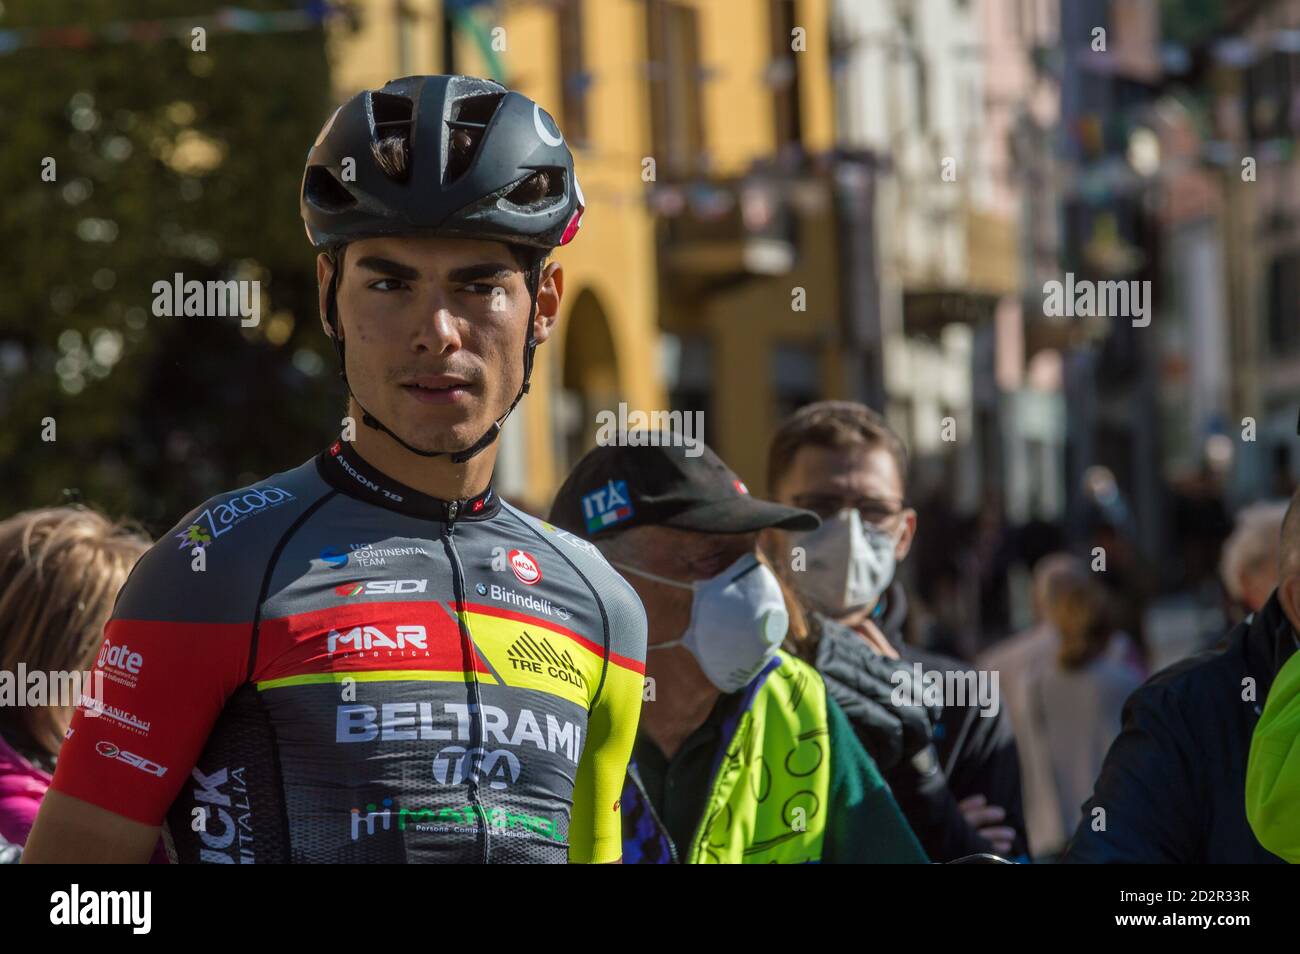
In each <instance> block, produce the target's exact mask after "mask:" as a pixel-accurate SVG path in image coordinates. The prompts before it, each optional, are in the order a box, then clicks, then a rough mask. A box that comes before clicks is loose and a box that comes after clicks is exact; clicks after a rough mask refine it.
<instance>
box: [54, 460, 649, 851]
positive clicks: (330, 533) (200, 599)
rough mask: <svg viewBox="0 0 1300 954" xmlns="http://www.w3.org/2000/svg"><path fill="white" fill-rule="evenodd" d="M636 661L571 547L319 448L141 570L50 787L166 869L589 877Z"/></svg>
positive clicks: (604, 585)
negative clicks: (249, 865) (142, 846)
mask: <svg viewBox="0 0 1300 954" xmlns="http://www.w3.org/2000/svg"><path fill="white" fill-rule="evenodd" d="M645 643H646V619H645V612H644V610H643V609H642V606H641V603H640V601H639V599H638V598H637V596H636V593H635V591H633V590H632V588H631V587H630V586H629V585H628V584H627V583H626V581H624V580H623V579H622V578H621V577H620V576H619V575H618V574H617V573H616V572H615V571H614V570H613V569H611V568H610V566H609V564H608V563H606V562H605V560H604V558H603V557H601V555H600V554H599V552H597V551H596V549H595V547H594V546H593V545H592V544H591V543H589V542H587V541H585V540H582V539H580V538H578V537H575V536H573V535H571V534H569V533H567V532H565V531H564V530H561V529H558V528H556V527H553V526H551V525H550V524H547V523H544V522H543V521H540V520H537V519H536V518H534V517H531V516H529V515H527V514H524V513H521V512H520V511H518V510H516V509H515V508H514V507H511V506H510V505H509V504H507V503H505V502H504V501H502V500H500V499H499V498H498V497H497V496H496V494H495V493H494V492H493V490H492V489H490V488H489V490H487V491H486V492H485V493H483V494H482V495H480V496H478V497H475V498H472V499H469V500H462V501H443V500H438V499H435V498H432V497H429V496H427V495H425V494H422V493H420V492H418V491H415V490H412V489H411V488H409V487H406V486H404V485H401V484H399V483H397V482H395V481H393V480H391V479H390V478H388V477H386V476H384V475H383V474H381V473H379V472H378V471H377V470H375V469H374V468H372V467H371V466H370V465H368V464H367V463H366V462H365V461H364V460H363V459H362V458H361V457H360V456H359V455H357V454H356V453H355V451H353V450H352V449H351V448H350V447H348V446H347V445H345V444H342V443H336V444H335V445H334V446H333V447H332V448H330V449H329V450H328V451H326V452H324V453H322V454H320V455H319V456H318V457H316V458H314V459H312V460H310V461H308V462H307V463H305V464H303V465H302V466H300V467H297V468H295V469H294V470H290V471H286V472H285V473H282V474H277V475H276V476H274V477H271V478H269V479H267V480H264V481H262V482H260V483H258V484H256V485H254V486H252V487H249V488H246V489H244V490H239V491H235V492H234V493H232V494H225V495H222V496H220V497H217V498H214V499H213V500H211V501H209V502H207V503H205V504H204V505H202V506H201V507H199V508H198V509H196V510H195V511H193V512H192V513H190V514H188V515H187V516H186V517H185V518H184V519H183V520H182V521H181V522H180V523H179V524H178V525H177V526H176V527H175V528H174V529H173V530H172V531H171V532H170V533H169V534H168V535H167V536H166V537H164V538H163V539H162V540H161V541H159V542H158V543H157V544H156V545H155V546H154V547H153V548H152V549H151V550H149V552H148V553H147V554H145V556H144V557H143V558H142V559H141V560H140V562H139V564H138V565H137V566H136V568H135V570H134V571H133V573H132V574H131V577H130V579H129V580H128V582H127V584H126V586H125V587H124V588H123V589H122V592H121V594H120V595H119V597H118V601H117V605H116V607H115V609H114V612H113V616H112V619H111V620H110V622H109V623H108V625H107V627H106V628H105V634H104V642H103V645H102V647H101V650H100V654H99V660H98V663H97V666H96V671H98V672H102V673H103V681H102V686H103V690H102V698H99V699H88V698H87V699H83V703H82V705H81V706H80V707H79V708H78V711H77V713H76V714H75V716H74V718H73V722H72V725H71V727H70V728H69V730H68V738H67V741H66V742H65V744H64V746H63V749H62V752H61V753H60V756H59V762H58V768H57V771H56V773H55V777H54V782H53V787H54V788H56V789H58V790H59V791H61V792H63V793H65V794H68V795H71V796H75V797H76V798H80V799H83V800H85V801H88V802H91V803H93V804H95V805H98V806H101V807H103V808H105V809H108V810H110V811H113V812H116V813H118V814H120V815H123V816H125V817H128V818H131V819H134V820H136V821H139V822H143V823H145V824H160V823H164V822H165V833H166V839H167V843H168V848H169V851H170V852H171V853H172V854H173V856H174V858H175V860H178V861H180V862H220V863H226V862H234V863H246V862H359V861H361V862H368V861H381V862H383V861H387V862H503V861H564V860H566V859H568V860H574V861H612V860H616V859H617V858H618V857H619V855H620V854H621V844H620V839H621V831H620V822H619V795H620V792H621V789H622V785H623V776H624V772H625V769H626V765H627V760H628V757H629V754H630V752H631V748H632V741H633V739H634V737H635V734H636V725H637V719H638V717H639V714H640V706H641V696H642V685H643V681H644V660H645ZM92 684H93V682H92Z"/></svg>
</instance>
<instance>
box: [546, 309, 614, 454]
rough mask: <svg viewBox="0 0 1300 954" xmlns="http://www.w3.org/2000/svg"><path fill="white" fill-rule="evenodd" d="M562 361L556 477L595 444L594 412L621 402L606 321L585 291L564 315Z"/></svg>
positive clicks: (611, 339) (610, 407) (603, 312)
mask: <svg viewBox="0 0 1300 954" xmlns="http://www.w3.org/2000/svg"><path fill="white" fill-rule="evenodd" d="M563 360H564V371H563V374H562V375H561V377H560V382H561V383H560V394H559V395H558V398H559V399H558V400H557V402H556V406H557V410H558V412H559V413H558V415H557V416H558V423H559V430H560V446H561V448H562V449H563V455H564V458H565V459H564V460H561V461H560V462H559V465H560V471H559V472H560V474H561V475H563V474H567V473H568V472H569V470H570V469H571V468H572V467H573V465H574V464H575V463H577V461H578V459H579V458H580V457H581V456H582V455H583V454H585V453H586V452H587V451H589V450H590V449H591V448H592V447H594V446H595V442H596V414H597V412H599V411H602V410H605V409H610V410H612V411H614V412H615V413H617V411H618V402H619V401H620V400H626V397H625V395H624V394H623V389H622V387H621V386H620V382H619V373H618V359H617V357H616V355H615V353H614V339H613V337H612V336H611V335H610V332H609V319H608V317H607V316H606V313H605V309H604V307H602V305H601V303H600V300H599V299H598V298H597V297H596V295H595V294H594V293H593V292H591V291H590V290H588V289H584V290H583V291H582V293H581V294H579V295H578V298H577V301H575V302H574V303H573V310H572V311H570V312H569V321H568V329H567V331H566V332H565V336H564V358H563Z"/></svg>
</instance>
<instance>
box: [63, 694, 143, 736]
mask: <svg viewBox="0 0 1300 954" xmlns="http://www.w3.org/2000/svg"><path fill="white" fill-rule="evenodd" d="M80 702H81V707H82V708H83V709H84V710H85V712H86V715H87V716H88V717H91V718H104V719H108V721H110V722H116V723H117V724H118V725H120V726H122V727H123V728H124V729H129V730H130V731H131V732H135V733H137V734H139V735H148V734H149V730H150V729H151V728H153V723H152V722H146V721H145V720H144V719H141V718H140V717H139V716H137V715H135V714H134V713H131V712H127V711H126V710H125V709H119V708H118V707H117V706H110V705H106V704H104V703H103V702H101V701H100V700H98V699H96V698H95V697H93V696H88V695H85V694H84V693H83V694H82V696H81V700H80ZM68 731H69V733H71V729H69V730H68ZM69 737H71V736H70V734H69Z"/></svg>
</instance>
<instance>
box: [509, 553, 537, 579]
mask: <svg viewBox="0 0 1300 954" xmlns="http://www.w3.org/2000/svg"><path fill="white" fill-rule="evenodd" d="M508 556H509V558H510V569H512V570H514V571H515V577H516V578H517V579H518V580H519V582H520V583H523V584H525V585H527V586H533V585H534V584H536V583H540V582H541V579H542V568H541V567H540V566H539V565H538V563H537V560H536V559H535V558H534V557H533V555H532V554H531V553H527V552H525V551H524V550H511V551H510V553H509V554H508Z"/></svg>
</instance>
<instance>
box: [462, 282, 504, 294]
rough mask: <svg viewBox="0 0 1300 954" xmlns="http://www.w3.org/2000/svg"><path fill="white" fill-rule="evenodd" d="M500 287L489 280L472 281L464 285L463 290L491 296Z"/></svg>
mask: <svg viewBox="0 0 1300 954" xmlns="http://www.w3.org/2000/svg"><path fill="white" fill-rule="evenodd" d="M499 287H500V286H499V285H490V284H488V283H487V282H471V283H470V284H468V285H464V286H462V288H463V290H464V291H467V292H469V293H470V294H471V295H478V296H481V297H484V298H486V297H488V296H490V295H491V294H492V293H493V292H494V291H496V289H497V288H499Z"/></svg>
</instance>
